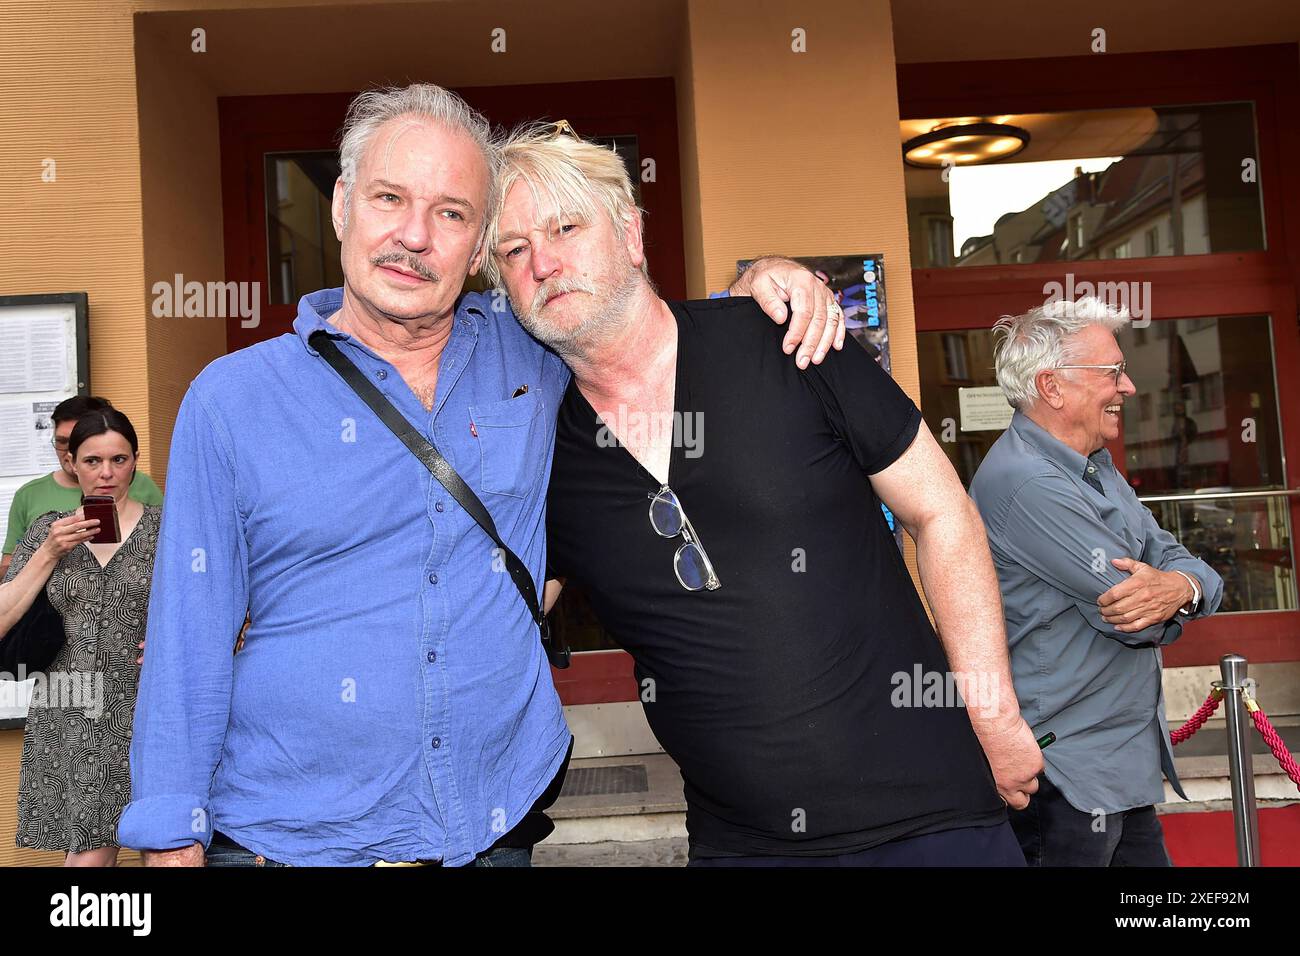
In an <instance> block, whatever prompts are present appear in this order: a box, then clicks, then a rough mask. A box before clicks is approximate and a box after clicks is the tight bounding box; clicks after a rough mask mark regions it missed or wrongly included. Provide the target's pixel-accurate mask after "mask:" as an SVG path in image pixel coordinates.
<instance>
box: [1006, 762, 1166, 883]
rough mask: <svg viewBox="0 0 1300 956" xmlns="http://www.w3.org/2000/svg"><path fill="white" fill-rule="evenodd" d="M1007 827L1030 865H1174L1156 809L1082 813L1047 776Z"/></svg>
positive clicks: (1043, 776)
mask: <svg viewBox="0 0 1300 956" xmlns="http://www.w3.org/2000/svg"><path fill="white" fill-rule="evenodd" d="M1011 827H1012V829H1013V830H1015V831H1016V839H1017V840H1019V841H1020V849H1022V850H1023V851H1024V853H1025V861H1026V862H1027V863H1028V864H1029V865H1030V866H1172V865H1173V864H1172V863H1171V862H1170V860H1169V853H1168V851H1166V850H1165V835H1164V830H1162V829H1161V827H1160V820H1159V818H1158V817H1157V816H1156V808H1155V807H1136V808H1134V809H1132V810H1123V811H1121V812H1119V813H1100V812H1099V813H1095V814H1094V813H1085V812H1084V811H1082V810H1079V809H1076V808H1075V807H1073V806H1071V805H1070V803H1069V801H1067V800H1066V799H1065V796H1064V794H1062V793H1061V791H1060V790H1058V789H1057V788H1056V787H1054V786H1052V784H1051V781H1049V780H1048V779H1047V777H1046V775H1039V777H1038V792H1037V793H1035V794H1034V795H1033V796H1032V797H1030V799H1029V806H1028V807H1026V808H1025V809H1024V810H1012V811H1011Z"/></svg>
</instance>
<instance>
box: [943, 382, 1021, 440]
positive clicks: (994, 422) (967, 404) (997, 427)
mask: <svg viewBox="0 0 1300 956" xmlns="http://www.w3.org/2000/svg"><path fill="white" fill-rule="evenodd" d="M957 402H958V405H959V407H960V408H961V430H962V431H964V432H990V431H997V432H1000V431H1006V428H1007V426H1008V425H1010V424H1011V416H1012V414H1013V413H1014V412H1015V409H1014V408H1012V407H1011V406H1010V405H1008V404H1007V399H1006V396H1004V395H1003V394H1002V389H1000V388H998V387H997V386H996V385H988V386H982V387H980V388H959V389H957Z"/></svg>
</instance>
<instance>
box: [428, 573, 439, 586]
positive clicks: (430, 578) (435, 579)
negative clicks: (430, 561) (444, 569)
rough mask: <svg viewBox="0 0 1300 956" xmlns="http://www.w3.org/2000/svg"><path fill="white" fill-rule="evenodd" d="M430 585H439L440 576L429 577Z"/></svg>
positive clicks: (432, 575)
mask: <svg viewBox="0 0 1300 956" xmlns="http://www.w3.org/2000/svg"><path fill="white" fill-rule="evenodd" d="M429 583H430V584H437V583H438V575H436V574H431V575H429Z"/></svg>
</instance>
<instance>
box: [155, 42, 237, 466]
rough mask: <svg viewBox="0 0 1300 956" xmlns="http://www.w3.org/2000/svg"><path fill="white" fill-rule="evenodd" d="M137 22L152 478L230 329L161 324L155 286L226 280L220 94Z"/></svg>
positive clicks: (211, 322)
mask: <svg viewBox="0 0 1300 956" xmlns="http://www.w3.org/2000/svg"><path fill="white" fill-rule="evenodd" d="M146 19H147V18H140V19H138V20H137V24H138V29H137V30H136V36H135V43H136V64H137V83H136V95H137V103H138V112H139V130H140V198H141V221H142V225H143V230H144V232H143V236H144V244H143V246H144V247H143V251H144V276H145V283H144V287H145V290H146V292H145V303H146V304H145V309H144V311H143V317H144V328H145V341H146V342H147V346H148V368H147V370H145V369H141V374H147V379H148V402H149V433H150V435H151V436H152V442H151V449H150V450H151V452H152V457H151V466H152V470H151V474H152V475H153V477H154V478H155V479H156V480H157V481H158V483H159V484H160V485H161V484H163V483H164V481H165V479H166V474H167V457H168V451H169V449H170V445H171V433H172V426H173V424H174V423H175V421H176V411H177V409H179V408H180V403H181V398H182V397H184V395H185V390H186V389H187V388H189V384H190V382H191V380H193V378H194V376H195V375H197V374H198V372H199V371H200V370H201V369H202V368H203V366H204V365H206V364H207V363H208V362H209V361H211V360H212V359H213V358H215V357H217V356H218V355H222V354H224V353H225V351H226V321H225V319H223V318H221V317H220V316H216V317H211V318H185V317H173V318H168V317H162V318H158V317H155V316H154V315H153V310H152V300H153V296H152V289H153V284H154V283H155V282H159V281H163V282H166V283H168V284H169V285H170V284H171V283H172V280H173V277H174V276H175V275H176V274H177V273H180V274H181V275H182V276H184V277H185V280H186V281H190V280H197V281H199V282H208V281H224V278H225V272H226V269H225V259H224V256H223V252H222V229H221V226H222V216H221V169H220V158H221V153H220V142H219V140H218V135H217V100H216V94H215V93H214V92H213V90H212V88H211V87H210V86H209V85H208V84H207V82H206V80H205V79H204V77H203V75H202V74H200V73H197V72H195V71H194V70H192V69H189V68H188V67H189V60H188V59H187V57H190V56H191V54H189V53H187V52H184V51H176V50H174V49H171V48H168V47H167V46H166V45H164V42H163V40H162V38H160V37H159V36H158V35H157V34H156V33H155V32H153V31H151V30H150V29H148V25H147V23H146V22H145V21H146Z"/></svg>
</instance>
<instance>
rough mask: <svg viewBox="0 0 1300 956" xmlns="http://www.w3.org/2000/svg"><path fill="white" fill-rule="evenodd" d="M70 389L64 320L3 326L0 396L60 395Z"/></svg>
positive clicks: (9, 323)
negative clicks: (14, 393) (25, 394)
mask: <svg viewBox="0 0 1300 956" xmlns="http://www.w3.org/2000/svg"><path fill="white" fill-rule="evenodd" d="M67 385H68V323H67V321H66V320H65V319H63V318H33V319H29V320H27V321H21V322H20V321H5V322H0V392H10V393H13V392H61V391H63V390H64V389H66V388H67Z"/></svg>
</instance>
